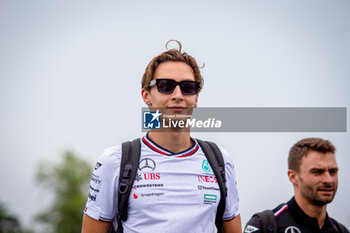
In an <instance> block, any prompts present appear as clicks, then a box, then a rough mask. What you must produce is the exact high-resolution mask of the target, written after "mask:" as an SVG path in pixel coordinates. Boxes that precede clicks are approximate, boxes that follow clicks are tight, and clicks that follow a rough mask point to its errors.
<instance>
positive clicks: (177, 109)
mask: <svg viewBox="0 0 350 233" xmlns="http://www.w3.org/2000/svg"><path fill="white" fill-rule="evenodd" d="M168 108H169V109H171V110H173V111H176V112H179V111H183V110H184V109H185V107H182V106H173V107H168Z"/></svg>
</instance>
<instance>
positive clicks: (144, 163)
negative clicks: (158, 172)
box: [139, 158, 156, 171]
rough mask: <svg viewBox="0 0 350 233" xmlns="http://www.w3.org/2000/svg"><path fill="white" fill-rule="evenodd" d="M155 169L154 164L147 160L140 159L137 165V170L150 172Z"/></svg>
mask: <svg viewBox="0 0 350 233" xmlns="http://www.w3.org/2000/svg"><path fill="white" fill-rule="evenodd" d="M154 169H156V163H155V162H154V161H153V160H152V159H149V158H145V159H141V160H140V163H139V170H140V171H143V170H152V171H154Z"/></svg>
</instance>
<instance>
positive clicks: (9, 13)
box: [0, 0, 350, 228]
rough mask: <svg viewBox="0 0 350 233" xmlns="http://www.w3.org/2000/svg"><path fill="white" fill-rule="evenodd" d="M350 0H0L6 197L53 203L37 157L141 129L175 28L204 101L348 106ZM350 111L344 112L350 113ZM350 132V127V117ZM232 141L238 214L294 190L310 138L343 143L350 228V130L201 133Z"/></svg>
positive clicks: (92, 149) (15, 202) (35, 207)
mask: <svg viewBox="0 0 350 233" xmlns="http://www.w3.org/2000/svg"><path fill="white" fill-rule="evenodd" d="M349 9H350V2H349V1H347V0H338V1H329V0H327V1H325V0H317V1H301V0H300V1H272V0H265V1H259V0H251V1H207V0H201V1H199V0H197V1H196V0H195V1H184V0H178V1H160V0H159V1H158V0H157V1H154V0H150V1H128V2H127V1H92V0H88V1H86V0H84V1H82V0H78V1H64V0H63V1H62V0H61V1H56V0H53V1H44V0H31V1H25V0H11V1H9V0H7V1H6V0H1V1H0V29H1V36H0V109H1V110H0V111H1V112H0V156H1V157H0V163H1V165H2V166H1V167H2V169H1V170H0V175H1V179H0V187H1V198H0V200H1V201H3V202H5V203H6V204H7V206H8V208H9V209H10V210H11V211H12V212H13V213H15V214H17V215H19V216H20V217H21V220H23V221H24V222H25V223H26V225H27V226H30V224H31V223H32V222H33V220H32V217H33V216H34V214H35V213H37V212H38V211H39V210H40V208H44V207H45V205H46V204H47V202H48V200H49V199H48V197H47V194H46V193H43V192H42V190H41V189H38V188H37V185H36V184H35V181H34V177H35V173H36V171H37V167H38V163H39V162H40V161H43V160H46V161H50V162H57V161H59V158H60V156H61V154H62V153H63V152H64V151H65V150H66V149H70V150H73V151H74V152H75V153H76V154H78V155H79V156H80V157H83V158H85V159H86V160H87V161H88V162H90V163H91V164H92V165H93V164H94V163H95V161H96V160H97V158H98V157H99V156H100V154H101V153H102V151H103V150H104V148H106V147H109V146H111V145H116V144H120V143H122V142H123V141H126V140H131V139H134V138H136V137H140V136H142V135H143V133H142V132H141V128H140V125H141V124H140V121H141V107H145V105H144V104H143V102H142V99H141V95H140V80H141V77H142V74H143V72H144V69H145V67H146V65H147V63H148V62H149V61H150V59H152V57H153V56H155V55H157V54H159V53H161V52H162V51H164V49H165V48H164V45H165V42H166V41H167V40H169V39H178V40H180V41H181V42H182V44H183V50H185V51H186V52H188V53H189V54H191V55H193V56H194V57H195V58H196V59H197V61H198V63H199V64H202V63H205V68H204V69H203V70H202V75H203V77H204V79H205V86H204V89H203V91H202V92H201V94H200V97H199V106H201V107H346V108H349V107H350V94H349V91H350V85H349V84H350V81H349V74H350V71H349V70H350V66H349V64H350V59H349V58H350V46H349V41H350V14H349ZM347 121H349V117H347ZM347 131H349V127H348V128H347ZM193 136H194V137H198V138H202V139H207V140H213V141H215V142H217V143H218V144H220V145H221V146H223V147H224V148H225V149H226V150H227V151H229V152H230V153H231V156H232V159H233V161H234V163H235V168H236V173H237V179H238V189H239V196H240V207H241V216H242V224H243V225H245V223H246V222H247V220H248V219H249V218H250V216H251V215H252V214H253V213H255V212H257V211H260V210H263V209H266V208H274V207H275V206H276V205H278V204H279V203H281V202H285V201H287V200H289V198H290V197H291V196H292V194H293V190H292V185H291V184H290V183H289V181H288V179H287V155H288V151H289V148H290V147H291V146H292V145H293V144H294V143H295V142H296V141H298V140H300V139H301V138H304V137H314V136H317V137H323V138H326V139H330V140H331V141H332V142H333V143H334V144H335V145H336V147H337V155H336V156H337V160H338V164H339V167H340V172H339V180H340V181H339V189H338V193H337V196H336V198H335V200H334V201H333V203H331V204H330V205H329V207H328V211H329V215H330V216H331V217H334V218H335V219H337V220H339V221H340V222H342V223H343V224H344V225H346V226H347V227H348V228H350V208H349V207H350V202H349V200H348V198H349V196H350V186H349V183H350V170H349V165H350V158H349V157H350V156H349V155H350V143H349V142H350V134H349V132H345V133H234V132H232V133H194V134H193Z"/></svg>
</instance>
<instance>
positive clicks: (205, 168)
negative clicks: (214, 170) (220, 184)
mask: <svg viewBox="0 0 350 233" xmlns="http://www.w3.org/2000/svg"><path fill="white" fill-rule="evenodd" d="M202 168H203V171H205V172H211V168H210V165H209V162H208V160H203V163H202Z"/></svg>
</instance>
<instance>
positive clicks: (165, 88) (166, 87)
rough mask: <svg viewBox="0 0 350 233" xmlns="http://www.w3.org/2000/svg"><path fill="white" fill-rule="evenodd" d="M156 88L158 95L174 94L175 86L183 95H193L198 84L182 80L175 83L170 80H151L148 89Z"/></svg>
mask: <svg viewBox="0 0 350 233" xmlns="http://www.w3.org/2000/svg"><path fill="white" fill-rule="evenodd" d="M154 85H156V86H157V89H158V91H159V92H160V93H163V94H171V93H173V92H174V90H175V87H176V86H177V85H179V86H180V89H181V92H182V94H184V95H195V94H197V93H198V91H199V87H200V82H197V81H189V80H184V81H181V82H176V81H175V80H172V79H153V80H151V82H150V83H149V86H148V87H153V86H154Z"/></svg>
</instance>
